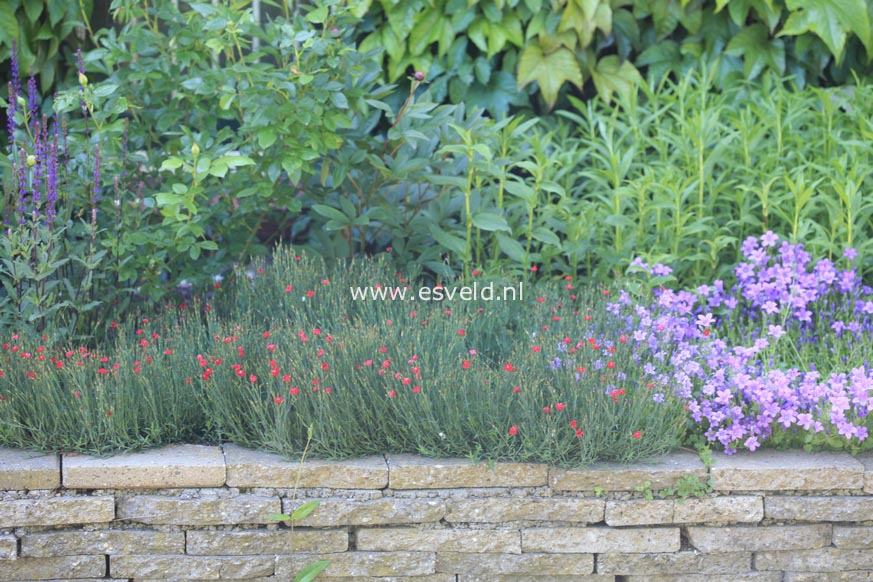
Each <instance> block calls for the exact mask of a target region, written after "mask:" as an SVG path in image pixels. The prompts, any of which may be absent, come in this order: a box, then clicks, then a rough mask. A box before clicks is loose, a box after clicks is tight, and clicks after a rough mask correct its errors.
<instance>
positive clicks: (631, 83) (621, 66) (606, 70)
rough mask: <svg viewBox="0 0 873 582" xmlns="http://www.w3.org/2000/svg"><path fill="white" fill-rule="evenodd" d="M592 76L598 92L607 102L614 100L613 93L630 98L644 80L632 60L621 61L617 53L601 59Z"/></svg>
mask: <svg viewBox="0 0 873 582" xmlns="http://www.w3.org/2000/svg"><path fill="white" fill-rule="evenodd" d="M591 77H592V79H593V80H594V86H595V87H596V88H597V94H598V95H600V97H601V98H602V99H603V100H604V101H606V102H609V101H611V100H612V94H613V93H618V94H619V95H621V96H622V97H623V98H624V99H628V98H629V97H630V94H631V93H632V92H634V91H636V89H637V86H638V85H639V84H640V83H641V82H642V78H641V77H640V73H639V71H637V69H636V67H634V66H633V65H632V64H631V63H630V61H624V62H621V61H620V59H619V58H618V56H616V55H610V56H608V57H603V58H602V59H600V61H598V63H597V66H596V67H595V68H594V70H593V71H592V72H591Z"/></svg>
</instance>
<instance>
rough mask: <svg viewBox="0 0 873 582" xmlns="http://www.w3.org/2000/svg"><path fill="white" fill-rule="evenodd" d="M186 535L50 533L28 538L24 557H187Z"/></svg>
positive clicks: (35, 534) (151, 532)
mask: <svg viewBox="0 0 873 582" xmlns="http://www.w3.org/2000/svg"><path fill="white" fill-rule="evenodd" d="M184 553H185V534H184V533H182V532H156V531H137V530H114V531H113V530H108V531H74V532H47V533H34V534H28V535H25V536H24V537H23V538H22V539H21V555H22V556H24V557H33V558H48V557H52V556H87V555H91V554H184Z"/></svg>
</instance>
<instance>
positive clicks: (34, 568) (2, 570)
mask: <svg viewBox="0 0 873 582" xmlns="http://www.w3.org/2000/svg"><path fill="white" fill-rule="evenodd" d="M105 575H106V558H105V557H104V556H63V557H60V558H19V559H18V560H8V561H4V562H2V563H0V580H15V581H17V582H20V581H26V580H70V579H72V578H103V577H104V576H105Z"/></svg>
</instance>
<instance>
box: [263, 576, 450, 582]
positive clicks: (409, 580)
mask: <svg viewBox="0 0 873 582" xmlns="http://www.w3.org/2000/svg"><path fill="white" fill-rule="evenodd" d="M278 580H279V579H278V578H277V579H276V582H278ZM317 580H318V582H456V581H455V576H454V575H449V574H429V575H427V576H319V577H318V578H317Z"/></svg>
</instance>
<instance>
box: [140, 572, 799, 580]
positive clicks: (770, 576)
mask: <svg viewBox="0 0 873 582" xmlns="http://www.w3.org/2000/svg"><path fill="white" fill-rule="evenodd" d="M622 580H623V581H624V582H782V573H781V572H747V573H745V574H727V575H724V576H720V575H718V574H716V575H713V574H679V575H671V574H654V575H651V576H647V575H643V576H625V577H623V578H622ZM137 582H138V581H137Z"/></svg>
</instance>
